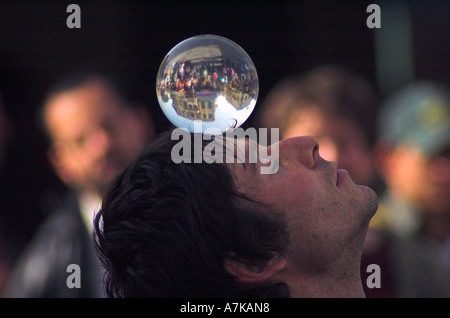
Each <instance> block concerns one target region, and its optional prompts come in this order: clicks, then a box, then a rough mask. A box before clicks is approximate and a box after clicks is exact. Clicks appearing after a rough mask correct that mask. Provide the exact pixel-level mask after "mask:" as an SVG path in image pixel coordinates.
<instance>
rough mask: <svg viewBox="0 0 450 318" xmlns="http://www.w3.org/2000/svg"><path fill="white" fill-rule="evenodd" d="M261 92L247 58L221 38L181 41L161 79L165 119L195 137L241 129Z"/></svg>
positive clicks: (166, 60)
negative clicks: (193, 134) (200, 134)
mask: <svg viewBox="0 0 450 318" xmlns="http://www.w3.org/2000/svg"><path fill="white" fill-rule="evenodd" d="M258 92H259V82H258V75H257V72H256V68H255V65H254V64H253V62H252V60H251V59H250V57H249V56H248V54H247V53H246V52H245V51H244V50H243V49H242V48H241V47H240V46H239V45H237V44H236V43H234V42H233V41H231V40H229V39H226V38H224V37H221V36H216V35H199V36H195V37H192V38H189V39H187V40H184V41H182V42H180V43H179V44H178V45H176V46H175V47H174V48H173V49H172V50H170V51H169V53H168V54H167V55H166V57H165V58H164V60H163V61H162V63H161V66H160V68H159V71H158V75H157V79H156V94H157V97H158V102H159V105H160V106H161V109H162V111H163V112H164V114H165V116H166V117H167V118H168V119H169V120H170V122H171V123H172V124H173V125H174V126H176V127H180V128H186V129H187V130H188V131H190V132H192V133H209V134H212V135H217V134H222V133H224V132H228V131H230V130H233V129H235V128H237V127H240V126H241V125H242V124H243V123H244V122H245V121H246V120H247V118H248V117H249V116H250V115H251V114H252V112H253V110H254V108H255V105H256V100H257V98H258Z"/></svg>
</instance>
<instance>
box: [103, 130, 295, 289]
mask: <svg viewBox="0 0 450 318" xmlns="http://www.w3.org/2000/svg"><path fill="white" fill-rule="evenodd" d="M191 137H192V138H193V135H191ZM192 140H193V139H192ZM177 142H178V141H177V140H171V137H170V132H168V133H164V134H162V135H161V136H160V137H159V138H158V140H156V141H155V142H154V143H153V144H152V145H150V146H148V147H147V148H146V149H145V150H144V151H143V152H142V153H141V155H140V156H139V157H138V158H137V159H136V160H135V161H134V162H133V163H132V164H131V165H130V166H129V167H128V168H127V169H126V170H125V171H124V172H123V173H121V174H120V175H119V176H118V177H117V178H116V180H115V181H114V182H113V184H112V186H111V187H110V189H109V191H108V193H107V195H106V197H105V198H104V201H103V204H102V207H101V210H100V211H99V213H98V214H97V216H96V219H95V222H94V223H95V233H94V235H95V242H96V248H97V251H98V254H99V256H100V259H101V260H102V263H103V265H104V267H105V268H106V292H107V295H108V296H109V297H275V296H279V297H287V296H288V294H289V292H288V289H287V286H286V285H285V284H284V283H276V284H273V285H270V286H261V287H257V288H249V286H244V285H241V284H239V283H237V282H236V280H235V279H234V278H233V277H232V276H231V275H230V274H229V273H228V272H227V271H226V270H225V269H224V259H225V258H226V257H233V255H234V256H236V257H239V259H245V260H247V261H249V262H250V263H252V264H258V263H261V262H266V261H268V260H269V259H271V258H273V257H275V256H277V255H280V254H282V253H283V250H284V248H285V246H286V244H287V233H286V226H285V221H284V219H282V218H276V217H274V216H271V215H272V214H269V213H267V211H265V210H264V208H263V207H262V206H260V205H259V204H258V203H257V202H254V201H252V200H251V199H249V198H247V197H245V196H244V195H243V194H241V193H239V192H238V191H237V190H236V187H235V184H234V181H233V175H232V173H231V171H230V170H229V167H228V166H227V165H226V164H221V163H205V162H202V163H179V164H176V163H174V162H173V161H172V159H171V150H172V148H173V146H174V145H175V144H176V143H177Z"/></svg>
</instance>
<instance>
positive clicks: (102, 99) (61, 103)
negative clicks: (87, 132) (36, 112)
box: [44, 82, 119, 137]
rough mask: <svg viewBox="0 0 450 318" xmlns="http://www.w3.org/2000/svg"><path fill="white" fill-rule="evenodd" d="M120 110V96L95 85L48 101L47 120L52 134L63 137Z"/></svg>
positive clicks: (77, 89)
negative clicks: (118, 97)
mask: <svg viewBox="0 0 450 318" xmlns="http://www.w3.org/2000/svg"><path fill="white" fill-rule="evenodd" d="M118 111H119V100H118V99H117V97H116V96H115V95H114V94H113V93H112V92H111V91H110V90H108V88H107V87H106V86H105V85H102V84H101V83H97V82H92V83H88V84H86V85H83V86H82V87H79V88H76V89H73V90H69V91H66V92H62V93H59V94H56V95H54V96H52V97H51V98H49V99H48V101H47V102H46V105H45V110H44V117H45V123H46V125H47V128H48V130H49V132H50V134H51V135H52V136H54V137H63V135H66V134H69V133H70V131H79V130H82V129H85V128H86V126H89V125H94V124H96V123H99V122H101V120H102V119H103V118H106V117H108V116H109V117H111V116H115V115H118Z"/></svg>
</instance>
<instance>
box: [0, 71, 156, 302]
mask: <svg viewBox="0 0 450 318" xmlns="http://www.w3.org/2000/svg"><path fill="white" fill-rule="evenodd" d="M41 115H42V121H43V124H44V127H45V130H46V133H47V134H48V137H49V140H50V147H49V149H48V159H49V162H50V163H51V166H52V167H53V168H54V171H55V173H56V174H57V175H58V177H59V178H60V179H61V180H62V181H63V183H64V184H65V185H66V186H67V187H68V188H69V189H70V190H69V194H68V195H67V198H66V199H65V201H64V203H62V204H61V206H60V207H59V208H58V209H57V210H56V211H54V213H52V214H51V215H50V217H49V219H48V220H47V221H46V222H45V223H44V224H43V226H42V227H41V229H40V230H39V232H38V233H37V235H36V236H35V238H34V239H33V241H32V242H31V243H30V245H29V246H28V247H27V248H26V250H25V251H24V253H23V255H22V256H21V257H20V259H19V262H18V263H17V265H16V267H15V268H14V273H13V275H12V277H11V279H10V282H9V286H8V290H7V292H6V296H7V297H103V296H104V294H103V269H102V268H101V266H100V264H99V262H98V259H97V257H96V255H95V251H94V248H93V244H92V235H91V233H92V226H93V225H92V222H93V218H94V214H95V211H96V210H98V208H99V207H100V204H101V200H102V197H103V195H104V193H105V191H106V188H107V187H108V185H109V183H110V182H111V181H112V179H113V178H114V177H115V176H116V174H118V173H119V172H120V171H121V170H122V169H124V168H125V167H126V166H127V165H128V164H129V163H130V162H131V161H132V160H133V159H134V158H135V157H136V156H137V154H138V153H139V152H140V151H141V150H142V149H143V148H144V147H145V146H146V145H147V144H148V143H150V142H151V141H152V140H153V138H154V137H155V129H154V125H153V121H152V117H151V116H150V114H149V112H148V111H147V110H145V108H144V107H142V106H141V105H134V104H132V103H130V102H129V101H128V100H126V98H125V97H124V95H123V94H121V92H120V91H119V89H118V87H117V86H115V85H114V83H113V82H112V81H111V80H110V79H108V78H106V77H104V76H102V75H98V74H91V73H81V72H80V73H79V74H71V75H68V76H67V77H65V78H63V79H61V80H60V81H59V82H57V84H56V85H55V86H54V87H53V88H52V89H50V91H49V93H48V94H47V97H46V99H45V101H44V105H43V108H42V112H41ZM71 264H75V265H78V266H79V269H80V274H81V275H80V276H81V277H80V279H81V286H75V288H70V287H69V285H68V278H69V275H71V273H72V272H71V271H70V269H71V268H72V267H68V266H69V265H71ZM72 287H74V286H72ZM78 287H80V288H78Z"/></svg>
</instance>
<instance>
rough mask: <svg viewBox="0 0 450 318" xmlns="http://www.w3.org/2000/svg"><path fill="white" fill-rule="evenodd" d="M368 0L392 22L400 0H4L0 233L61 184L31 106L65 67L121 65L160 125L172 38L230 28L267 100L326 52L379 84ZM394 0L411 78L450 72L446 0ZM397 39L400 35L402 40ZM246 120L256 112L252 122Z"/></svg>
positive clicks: (13, 228)
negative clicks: (163, 69)
mask: <svg viewBox="0 0 450 318" xmlns="http://www.w3.org/2000/svg"><path fill="white" fill-rule="evenodd" d="M71 3H76V4H78V5H79V6H80V7H81V29H69V28H67V26H66V19H67V17H68V16H69V15H70V13H67V12H66V8H67V6H68V5H69V4H71ZM370 3H377V4H379V5H380V7H381V26H382V29H383V28H385V29H383V30H384V31H386V30H387V31H389V29H386V28H387V26H385V25H384V24H383V23H384V20H383V19H384V16H385V14H386V13H388V12H387V11H388V10H389V5H390V4H391V3H394V1H375V0H374V1H362V0H361V1H337V0H336V1H296V0H292V1H285V0H278V1H234V0H233V1H192V0H184V1H77V0H73V1H7V2H6V3H5V1H3V2H2V3H1V4H0V91H1V92H2V94H3V101H4V104H5V107H6V111H7V113H8V115H9V116H10V117H11V119H12V120H13V127H14V131H13V136H12V139H11V142H10V145H9V149H8V157H7V161H6V163H5V165H4V167H3V172H2V173H1V174H0V191H1V192H0V199H1V200H3V201H5V202H7V204H4V206H3V211H1V218H2V219H1V220H0V222H1V223H2V227H3V228H5V229H6V230H4V232H5V233H6V234H5V235H6V236H7V237H8V239H11V238H12V239H13V240H14V241H15V243H17V249H16V250H19V249H20V248H21V247H22V246H23V244H25V243H26V241H27V240H28V239H29V238H30V237H31V236H32V234H33V232H34V230H35V228H36V226H37V225H38V224H39V223H40V222H41V221H42V219H43V218H44V217H45V216H46V215H47V214H48V212H49V206H48V205H49V204H50V203H51V202H50V201H51V200H50V199H49V198H50V197H51V196H50V195H51V194H54V193H58V191H62V190H63V186H62V185H61V184H60V183H59V181H58V180H57V179H56V177H55V176H54V175H53V173H52V171H51V169H50V167H49V165H48V164H47V161H46V154H45V147H46V140H45V137H44V135H43V134H42V132H41V131H40V130H39V129H38V127H37V125H36V112H37V110H38V108H39V106H40V103H41V101H42V99H43V97H44V94H45V91H46V89H47V88H48V86H49V85H51V84H52V83H53V82H54V81H55V80H56V79H57V78H58V77H59V76H61V75H63V74H64V73H65V72H67V71H71V70H73V69H77V68H80V67H83V68H89V67H95V68H96V69H99V70H104V71H108V72H113V73H115V74H116V75H117V76H118V77H119V78H120V79H121V80H122V81H123V84H124V88H125V90H126V91H128V92H129V96H130V98H132V99H134V100H137V101H141V102H143V103H145V104H146V105H147V106H148V107H149V109H150V110H151V111H152V112H153V113H154V116H156V118H157V121H158V127H159V128H160V129H163V128H164V127H165V125H166V124H167V121H166V120H165V118H164V117H163V116H162V113H161V112H160V109H159V106H158V104H157V99H156V94H155V77H156V73H157V70H158V68H159V65H160V63H161V61H162V59H163V58H164V56H165V55H166V53H167V52H168V51H169V50H170V49H171V48H172V47H173V46H175V45H176V44H177V43H179V42H180V41H182V40H184V39H186V38H188V37H191V36H194V35H198V34H217V35H221V36H225V37H227V38H229V39H231V40H233V41H235V42H236V43H238V44H239V45H240V46H242V47H243V48H244V49H245V50H246V51H247V53H248V54H249V55H250V56H251V58H252V59H253V62H254V64H255V66H256V68H257V71H258V75H259V79H260V94H259V101H260V102H261V101H262V100H263V99H264V97H265V96H266V95H267V93H268V91H269V89H270V88H271V87H272V86H273V85H274V84H275V83H276V82H277V81H278V80H280V79H281V78H283V77H285V76H287V75H292V74H295V73H299V72H304V71H307V70H309V69H311V68H312V67H314V66H317V65H320V64H325V63H334V64H340V65H343V66H346V67H349V68H351V69H352V70H354V71H356V72H358V73H360V74H361V75H363V76H364V77H366V78H367V79H368V80H369V81H371V82H372V83H373V84H374V85H375V86H376V87H377V88H379V87H380V83H382V81H383V78H380V77H379V76H378V75H379V74H378V75H377V56H376V41H375V35H376V32H379V31H380V30H377V29H369V28H368V27H367V26H366V19H367V17H368V16H369V14H370V13H367V12H366V8H367V6H368V5H369V4H370ZM395 3H399V4H400V5H402V6H403V7H405V8H407V9H408V10H409V17H410V22H411V32H412V47H411V48H410V49H411V50H412V54H413V56H412V57H413V60H412V61H413V64H412V67H413V71H414V73H413V76H414V78H426V79H433V80H438V81H441V82H445V83H449V82H450V72H449V70H450V58H449V57H450V36H449V35H450V28H449V16H450V1H437V0H436V1H396V2H395ZM393 32H395V28H394V29H393ZM388 33H389V32H388ZM399 39H400V40H398V41H397V42H396V43H394V44H393V45H394V46H395V45H397V44H398V45H400V46H401V45H403V44H404V43H402V41H403V40H402V38H401V34H400V37H399ZM395 60H399V61H402V56H396V57H395ZM395 72H396V71H395V69H393V70H392V75H395ZM388 75H389V74H388ZM394 88H395V87H392V89H394ZM380 93H382V94H386V90H385V91H383V92H380ZM257 110H258V107H256V109H255V112H257ZM251 123H252V117H250V119H249V121H248V122H247V123H246V124H245V125H251ZM13 235H14V238H13V237H12V236H13Z"/></svg>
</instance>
